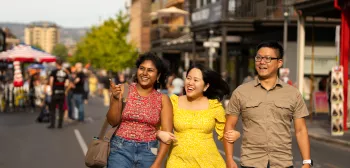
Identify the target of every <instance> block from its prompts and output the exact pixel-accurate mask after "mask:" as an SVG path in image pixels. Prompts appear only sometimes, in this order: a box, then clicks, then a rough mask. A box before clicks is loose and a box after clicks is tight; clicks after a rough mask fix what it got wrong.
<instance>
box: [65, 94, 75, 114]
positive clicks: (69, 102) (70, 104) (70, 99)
mask: <svg viewBox="0 0 350 168" xmlns="http://www.w3.org/2000/svg"><path fill="white" fill-rule="evenodd" d="M66 101H67V106H68V107H67V108H68V117H69V118H70V119H72V120H75V119H76V118H74V113H73V112H74V99H73V92H72V91H69V92H68V95H67V99H66Z"/></svg>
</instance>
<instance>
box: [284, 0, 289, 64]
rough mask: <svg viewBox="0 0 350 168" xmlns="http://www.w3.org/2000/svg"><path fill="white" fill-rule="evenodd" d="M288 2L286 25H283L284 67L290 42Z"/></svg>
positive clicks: (285, 9) (285, 7) (285, 13)
mask: <svg viewBox="0 0 350 168" xmlns="http://www.w3.org/2000/svg"><path fill="white" fill-rule="evenodd" d="M286 2H287V1H286V0H285V1H284V13H283V15H284V24H283V49H284V51H285V52H284V56H283V64H284V65H283V66H284V67H286V66H287V57H286V53H287V42H288V19H289V18H288V17H289V12H288V6H287V4H286Z"/></svg>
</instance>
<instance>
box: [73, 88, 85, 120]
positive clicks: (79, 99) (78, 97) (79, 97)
mask: <svg viewBox="0 0 350 168" xmlns="http://www.w3.org/2000/svg"><path fill="white" fill-rule="evenodd" d="M73 99H74V103H75V106H76V107H77V108H78V112H79V113H78V114H79V117H78V118H79V121H84V99H83V94H78V93H73Z"/></svg>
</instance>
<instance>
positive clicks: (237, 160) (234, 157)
mask: <svg viewBox="0 0 350 168" xmlns="http://www.w3.org/2000/svg"><path fill="white" fill-rule="evenodd" d="M219 152H220V153H221V154H222V155H225V152H224V151H222V150H220V149H219ZM233 160H234V161H236V162H241V159H239V158H238V157H236V156H233Z"/></svg>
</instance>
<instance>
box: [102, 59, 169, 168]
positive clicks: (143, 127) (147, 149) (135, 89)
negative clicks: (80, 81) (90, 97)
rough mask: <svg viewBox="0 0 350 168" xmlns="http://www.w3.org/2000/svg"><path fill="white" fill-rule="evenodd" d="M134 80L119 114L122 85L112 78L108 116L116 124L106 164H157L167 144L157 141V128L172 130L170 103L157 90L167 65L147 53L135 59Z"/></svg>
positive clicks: (141, 167)
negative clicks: (135, 70) (116, 83)
mask: <svg viewBox="0 0 350 168" xmlns="http://www.w3.org/2000/svg"><path fill="white" fill-rule="evenodd" d="M136 67H137V73H136V76H135V83H132V84H131V85H130V86H129V93H128V97H127V102H126V105H125V108H124V110H123V112H122V114H120V113H119V114H118V110H117V107H118V105H117V103H118V99H120V98H121V95H123V90H124V85H115V84H114V83H112V82H111V92H112V95H111V101H110V107H109V110H108V114H107V119H108V121H109V123H110V124H111V125H112V126H116V125H118V124H119V128H118V130H117V131H116V132H115V135H114V137H113V138H112V140H111V151H110V155H109V158H108V165H107V167H108V168H131V167H136V168H149V167H151V168H160V167H161V164H162V161H163V159H164V157H165V155H166V153H167V152H168V150H169V145H168V144H165V143H163V142H161V143H160V147H159V151H158V141H157V138H156V132H157V130H158V129H159V127H160V126H161V128H162V130H164V131H169V132H170V131H172V130H173V112H172V104H171V102H170V99H169V97H168V96H167V95H164V94H161V93H159V92H158V91H157V90H156V89H158V87H159V85H160V82H164V81H165V78H166V67H165V65H164V64H163V62H162V60H161V59H160V58H159V57H157V56H156V55H154V54H151V53H146V54H143V55H141V56H140V57H139V59H138V60H137V61H136Z"/></svg>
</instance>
